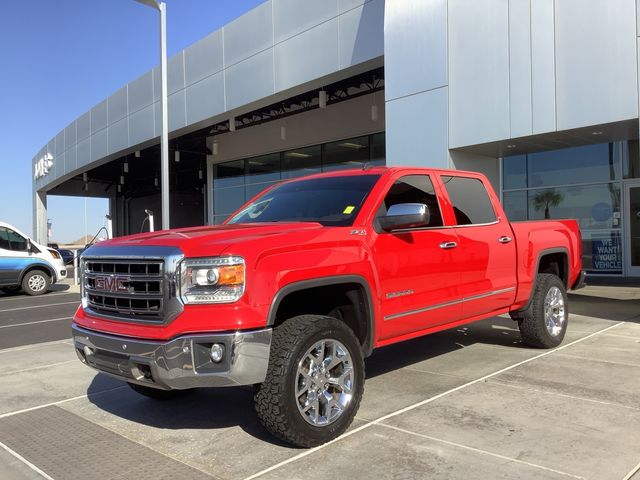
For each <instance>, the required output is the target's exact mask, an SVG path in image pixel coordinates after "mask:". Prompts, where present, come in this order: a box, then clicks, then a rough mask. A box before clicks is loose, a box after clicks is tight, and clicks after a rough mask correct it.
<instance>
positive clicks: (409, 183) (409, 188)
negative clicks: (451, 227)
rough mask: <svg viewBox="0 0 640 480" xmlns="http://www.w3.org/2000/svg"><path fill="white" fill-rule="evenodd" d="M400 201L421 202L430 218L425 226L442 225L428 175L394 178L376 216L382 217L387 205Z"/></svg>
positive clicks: (436, 199) (436, 198)
mask: <svg viewBox="0 0 640 480" xmlns="http://www.w3.org/2000/svg"><path fill="white" fill-rule="evenodd" d="M400 203H423V204H425V205H426V206H427V207H429V214H430V215H429V217H430V218H429V225H427V226H428V227H441V226H442V225H444V223H443V222H442V214H441V213H440V205H439V204H438V197H437V196H436V192H435V190H434V188H433V183H432V182H431V179H430V178H429V176H428V175H407V176H405V177H402V178H400V179H398V180H396V181H395V182H394V184H393V185H392V186H391V188H390V189H389V191H388V192H387V195H386V196H385V197H384V201H383V202H382V204H381V205H380V208H379V209H378V211H377V212H376V218H379V217H384V216H385V215H386V214H387V210H389V207H391V206H392V205H398V204H400Z"/></svg>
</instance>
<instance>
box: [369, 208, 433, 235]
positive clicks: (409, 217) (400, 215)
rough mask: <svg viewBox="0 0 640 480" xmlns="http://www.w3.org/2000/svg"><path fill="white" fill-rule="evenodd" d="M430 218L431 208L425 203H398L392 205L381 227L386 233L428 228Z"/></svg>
mask: <svg viewBox="0 0 640 480" xmlns="http://www.w3.org/2000/svg"><path fill="white" fill-rule="evenodd" d="M430 217H431V215H430V214H429V207H427V206H426V205H425V204H424V203H398V204H396V205H391V207H389V210H388V211H387V214H386V215H385V216H384V217H382V218H380V227H382V229H383V230H384V231H386V232H391V231H393V230H402V229H404V228H419V227H426V226H427V225H429V219H430Z"/></svg>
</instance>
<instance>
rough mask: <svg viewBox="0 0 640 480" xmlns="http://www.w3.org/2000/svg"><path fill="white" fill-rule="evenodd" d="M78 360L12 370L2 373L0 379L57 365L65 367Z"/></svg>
mask: <svg viewBox="0 0 640 480" xmlns="http://www.w3.org/2000/svg"><path fill="white" fill-rule="evenodd" d="M77 361H78V360H66V361H64V362H55V363H50V364H48V365H40V366H38V367H31V368H23V369H22V370H12V371H10V372H0V377H2V376H4V375H12V374H14V373H25V372H32V371H34V370H40V369H42V368H49V367H55V366H57V365H65V364H67V363H76V362H77Z"/></svg>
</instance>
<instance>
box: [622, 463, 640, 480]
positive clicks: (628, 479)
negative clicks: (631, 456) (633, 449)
mask: <svg viewBox="0 0 640 480" xmlns="http://www.w3.org/2000/svg"><path fill="white" fill-rule="evenodd" d="M638 472H640V463H639V464H638V465H636V466H635V467H634V468H632V469H631V471H630V472H629V473H627V475H626V476H625V477H624V478H623V479H622V480H631V477H633V476H634V475H635V474H636V473H638Z"/></svg>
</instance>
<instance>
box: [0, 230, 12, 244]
mask: <svg viewBox="0 0 640 480" xmlns="http://www.w3.org/2000/svg"><path fill="white" fill-rule="evenodd" d="M0 248H1V249H3V250H11V246H10V245H9V235H8V234H7V229H6V228H4V227H0Z"/></svg>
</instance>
